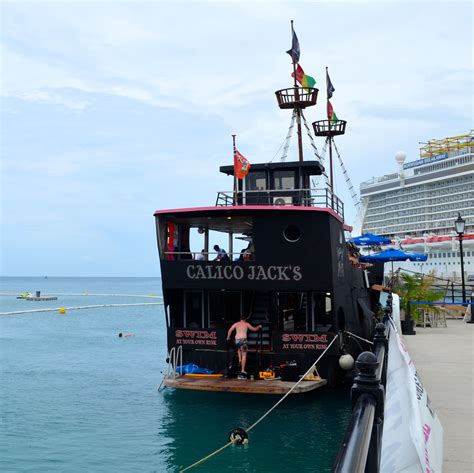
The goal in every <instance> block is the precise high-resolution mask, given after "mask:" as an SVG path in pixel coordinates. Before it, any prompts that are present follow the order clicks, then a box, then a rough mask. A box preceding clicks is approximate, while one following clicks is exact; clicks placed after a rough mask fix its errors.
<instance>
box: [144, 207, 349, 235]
mask: <svg viewBox="0 0 474 473" xmlns="http://www.w3.org/2000/svg"><path fill="white" fill-rule="evenodd" d="M226 210H276V211H278V212H281V211H285V210H297V211H300V212H301V211H304V212H308V211H311V212H327V213H329V214H331V215H332V216H333V217H334V218H336V219H337V220H339V221H340V222H341V223H344V221H343V220H342V217H341V216H340V215H339V214H337V213H336V212H334V210H333V209H329V208H327V207H303V206H297V205H281V206H280V205H228V206H219V207H216V206H215V207H191V208H187V209H169V210H157V211H155V213H154V214H153V215H155V216H157V215H161V214H173V213H186V212H223V211H226ZM347 227H348V228H350V229H351V230H352V227H349V226H348V225H347Z"/></svg>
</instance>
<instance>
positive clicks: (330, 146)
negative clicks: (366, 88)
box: [326, 66, 334, 194]
mask: <svg viewBox="0 0 474 473" xmlns="http://www.w3.org/2000/svg"><path fill="white" fill-rule="evenodd" d="M328 80H329V74H328V66H326V102H327V103H326V110H327V112H328V113H327V115H328V137H327V140H328V144H329V184H330V185H331V192H332V193H333V194H334V175H333V172H334V171H333V167H332V135H331V117H330V116H329V83H328Z"/></svg>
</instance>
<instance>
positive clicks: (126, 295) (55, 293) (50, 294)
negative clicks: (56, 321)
mask: <svg viewBox="0 0 474 473" xmlns="http://www.w3.org/2000/svg"><path fill="white" fill-rule="evenodd" d="M28 294H30V295H32V294H31V293H28ZM46 295H47V296H85V297H89V296H106V297H146V298H151V299H163V296H157V295H155V294H95V293H94V294H93V293H90V292H87V291H85V292H79V293H65V292H51V293H48V294H46ZM0 296H17V298H21V299H23V298H26V295H25V297H23V296H24V295H23V294H20V295H18V293H16V292H0ZM20 296H21V297H20Z"/></svg>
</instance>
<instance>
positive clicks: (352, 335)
mask: <svg viewBox="0 0 474 473" xmlns="http://www.w3.org/2000/svg"><path fill="white" fill-rule="evenodd" d="M344 333H347V334H348V335H350V336H351V337H354V338H358V339H359V340H362V341H363V342H367V343H368V344H369V345H373V344H374V342H371V341H370V340H367V339H366V338H362V337H359V335H356V334H355V333H352V332H349V330H344Z"/></svg>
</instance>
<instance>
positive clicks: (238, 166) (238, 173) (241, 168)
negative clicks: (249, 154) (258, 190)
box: [234, 148, 250, 179]
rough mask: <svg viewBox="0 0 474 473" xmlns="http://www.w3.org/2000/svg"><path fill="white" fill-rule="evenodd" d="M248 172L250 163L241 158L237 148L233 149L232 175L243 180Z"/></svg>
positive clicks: (243, 157)
mask: <svg viewBox="0 0 474 473" xmlns="http://www.w3.org/2000/svg"><path fill="white" fill-rule="evenodd" d="M249 171H250V163H249V162H248V160H247V158H246V157H245V156H242V155H241V154H240V153H239V151H238V150H237V148H234V175H235V177H236V178H237V179H243V178H244V177H245V176H246V175H247V174H248V172H249Z"/></svg>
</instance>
